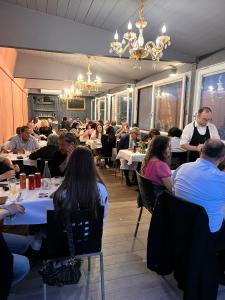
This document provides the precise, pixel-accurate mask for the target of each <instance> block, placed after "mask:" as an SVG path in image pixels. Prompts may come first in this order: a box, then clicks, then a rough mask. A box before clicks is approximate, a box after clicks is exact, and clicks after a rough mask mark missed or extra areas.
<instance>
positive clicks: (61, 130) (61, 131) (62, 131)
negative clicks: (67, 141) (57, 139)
mask: <svg viewBox="0 0 225 300" xmlns="http://www.w3.org/2000/svg"><path fill="white" fill-rule="evenodd" d="M67 132H68V130H67V129H66V128H61V129H59V131H58V135H59V136H60V135H64V134H66V133H67Z"/></svg>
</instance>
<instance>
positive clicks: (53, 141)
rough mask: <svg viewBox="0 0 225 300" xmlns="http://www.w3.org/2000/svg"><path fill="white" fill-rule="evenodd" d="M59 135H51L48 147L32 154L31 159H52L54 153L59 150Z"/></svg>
mask: <svg viewBox="0 0 225 300" xmlns="http://www.w3.org/2000/svg"><path fill="white" fill-rule="evenodd" d="M58 139H59V137H58V135H56V134H50V135H49V136H48V139H47V146H45V147H42V148H40V149H38V150H37V151H35V152H33V153H31V154H30V156H29V159H33V160H35V159H38V158H42V159H46V160H47V159H52V158H53V155H54V153H55V152H56V151H57V150H58Z"/></svg>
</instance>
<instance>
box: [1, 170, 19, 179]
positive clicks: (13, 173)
mask: <svg viewBox="0 0 225 300" xmlns="http://www.w3.org/2000/svg"><path fill="white" fill-rule="evenodd" d="M15 176H16V171H15V170H14V169H13V170H9V171H7V172H5V173H3V174H2V175H0V180H5V179H10V178H13V177H15Z"/></svg>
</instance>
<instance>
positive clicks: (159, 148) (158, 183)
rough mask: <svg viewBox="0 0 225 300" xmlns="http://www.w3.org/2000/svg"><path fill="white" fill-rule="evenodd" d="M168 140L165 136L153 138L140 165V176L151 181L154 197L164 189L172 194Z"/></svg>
mask: <svg viewBox="0 0 225 300" xmlns="http://www.w3.org/2000/svg"><path fill="white" fill-rule="evenodd" d="M170 156H171V150H170V140H169V138H168V137H166V136H155V137H154V138H153V139H152V141H151V143H150V145H149V148H148V151H147V153H146V156H145V159H144V162H143V164H142V169H141V170H142V174H143V175H144V177H146V178H148V179H149V180H151V181H152V183H153V186H154V191H155V194H156V196H157V195H158V194H159V192H161V191H162V190H164V189H167V190H169V191H170V192H172V178H171V175H172V173H171V170H170V167H169V165H168V162H169V159H170Z"/></svg>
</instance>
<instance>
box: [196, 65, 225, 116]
mask: <svg viewBox="0 0 225 300" xmlns="http://www.w3.org/2000/svg"><path fill="white" fill-rule="evenodd" d="M220 73H225V62H222V63H218V64H215V65H211V66H207V67H203V68H200V69H197V71H196V84H195V92H194V103H193V118H194V117H195V116H196V114H197V113H198V110H199V108H200V105H201V92H202V82H203V77H208V76H212V75H218V74H220Z"/></svg>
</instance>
